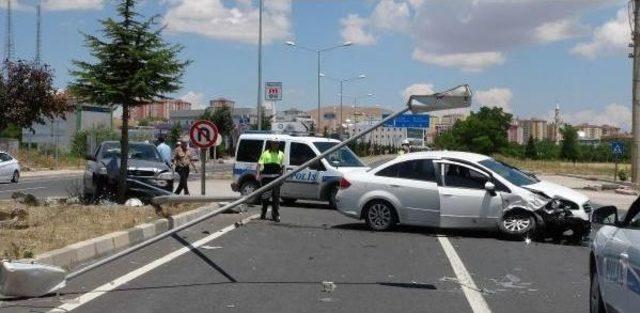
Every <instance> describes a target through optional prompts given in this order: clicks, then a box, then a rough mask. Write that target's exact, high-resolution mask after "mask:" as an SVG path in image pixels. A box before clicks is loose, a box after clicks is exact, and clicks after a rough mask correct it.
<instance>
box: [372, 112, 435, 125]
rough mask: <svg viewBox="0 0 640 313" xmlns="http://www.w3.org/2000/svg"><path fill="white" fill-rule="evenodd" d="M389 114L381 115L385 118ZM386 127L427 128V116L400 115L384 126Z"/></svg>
mask: <svg viewBox="0 0 640 313" xmlns="http://www.w3.org/2000/svg"><path fill="white" fill-rule="evenodd" d="M387 116H389V114H383V115H382V118H386V117H387ZM384 126H386V127H402V128H429V115H427V114H402V115H400V116H398V117H396V118H394V119H393V120H390V121H388V122H386V123H385V124H384Z"/></svg>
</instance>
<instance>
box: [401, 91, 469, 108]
mask: <svg viewBox="0 0 640 313" xmlns="http://www.w3.org/2000/svg"><path fill="white" fill-rule="evenodd" d="M471 96H472V93H471V88H470V87H469V85H466V84H465V85H460V86H458V87H455V88H453V89H449V90H447V91H443V92H438V93H434V94H430V95H411V97H409V100H408V101H407V106H408V107H409V110H411V112H412V113H413V114H417V113H426V112H433V111H440V110H449V109H461V108H468V107H470V106H471Z"/></svg>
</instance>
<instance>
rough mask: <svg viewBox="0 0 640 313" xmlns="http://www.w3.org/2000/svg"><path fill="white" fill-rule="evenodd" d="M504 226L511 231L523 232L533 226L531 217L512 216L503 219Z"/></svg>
mask: <svg viewBox="0 0 640 313" xmlns="http://www.w3.org/2000/svg"><path fill="white" fill-rule="evenodd" d="M502 224H503V225H504V228H505V229H506V230H508V231H510V232H521V231H524V230H527V229H528V228H529V227H531V219H529V218H528V217H519V216H510V217H507V218H506V219H505V220H504V221H502Z"/></svg>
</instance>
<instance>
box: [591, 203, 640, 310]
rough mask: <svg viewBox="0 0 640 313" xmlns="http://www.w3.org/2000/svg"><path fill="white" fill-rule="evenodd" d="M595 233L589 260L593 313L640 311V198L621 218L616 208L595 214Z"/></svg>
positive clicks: (592, 218) (602, 208)
mask: <svg viewBox="0 0 640 313" xmlns="http://www.w3.org/2000/svg"><path fill="white" fill-rule="evenodd" d="M591 222H592V225H593V226H592V227H593V228H594V230H597V231H596V232H595V236H594V237H593V241H592V242H591V255H590V257H589V265H590V269H591V271H590V273H591V275H590V277H591V292H590V294H591V297H590V300H591V301H590V304H591V310H590V311H591V312H593V313H611V312H616V313H626V312H629V313H630V312H638V309H639V308H640V198H638V199H636V201H634V202H633V204H632V205H631V207H630V208H629V209H628V210H627V212H626V214H624V218H619V217H618V209H617V208H616V207H614V206H606V207H601V208H598V209H596V210H595V211H593V214H592V215H591Z"/></svg>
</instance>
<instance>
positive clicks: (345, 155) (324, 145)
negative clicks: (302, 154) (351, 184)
mask: <svg viewBox="0 0 640 313" xmlns="http://www.w3.org/2000/svg"><path fill="white" fill-rule="evenodd" d="M313 144H314V145H315V146H316V148H318V150H320V153H323V152H325V151H327V150H329V149H331V147H334V146H335V145H337V144H338V143H337V142H314V143H313ZM326 160H327V161H329V163H331V164H337V165H338V166H342V167H365V165H364V164H363V163H362V161H360V159H358V157H357V156H356V154H355V153H353V151H351V149H349V148H347V147H342V148H340V149H339V150H338V151H336V152H334V153H331V154H329V155H328V156H327V157H326Z"/></svg>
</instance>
